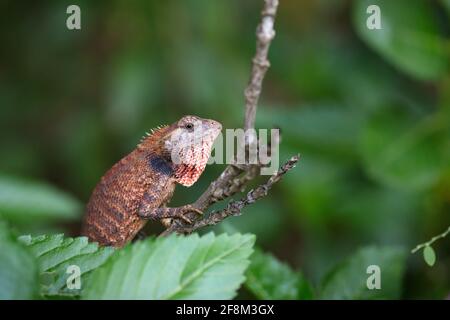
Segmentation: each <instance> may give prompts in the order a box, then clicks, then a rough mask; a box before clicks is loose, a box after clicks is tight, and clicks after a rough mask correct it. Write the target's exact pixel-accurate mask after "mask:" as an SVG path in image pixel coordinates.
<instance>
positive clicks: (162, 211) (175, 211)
mask: <svg viewBox="0 0 450 320" xmlns="http://www.w3.org/2000/svg"><path fill="white" fill-rule="evenodd" d="M190 212H195V213H197V214H200V215H202V214H203V212H202V211H201V210H199V209H197V208H195V207H194V206H192V205H191V204H188V205H185V206H181V207H161V208H153V207H152V204H151V203H146V202H143V203H141V205H140V207H139V210H138V215H139V217H141V218H143V219H152V220H161V219H167V218H175V219H181V220H183V221H185V222H187V223H189V224H191V223H192V221H191V220H190V219H189V218H188V217H186V214H188V213H190Z"/></svg>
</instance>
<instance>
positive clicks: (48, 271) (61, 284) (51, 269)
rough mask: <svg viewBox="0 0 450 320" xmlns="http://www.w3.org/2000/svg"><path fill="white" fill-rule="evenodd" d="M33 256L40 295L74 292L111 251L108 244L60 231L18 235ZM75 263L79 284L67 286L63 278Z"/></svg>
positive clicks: (67, 294) (74, 294)
mask: <svg viewBox="0 0 450 320" xmlns="http://www.w3.org/2000/svg"><path fill="white" fill-rule="evenodd" d="M19 239H20V241H21V242H22V243H24V244H25V245H27V246H28V247H29V249H30V250H31V252H32V253H33V254H34V256H35V257H36V258H37V261H38V265H39V272H40V275H41V294H42V295H65V296H76V295H79V294H80V291H81V290H82V289H83V288H84V284H85V282H86V279H87V277H88V276H89V273H90V272H91V271H92V270H94V269H95V268H97V267H99V266H101V265H102V264H103V263H104V262H105V261H106V260H107V259H108V258H109V256H110V255H111V254H112V253H113V252H114V249H113V248H111V247H101V248H99V247H98V244H97V243H93V242H91V243H89V242H88V239H87V238H86V237H79V238H64V236H63V235H62V234H57V235H49V236H47V235H44V236H38V237H31V236H22V237H20V238H19ZM72 265H75V266H78V267H79V268H80V275H81V288H80V290H78V289H69V288H67V286H66V281H67V279H68V277H69V276H70V274H69V273H67V270H68V269H67V268H68V267H69V266H72Z"/></svg>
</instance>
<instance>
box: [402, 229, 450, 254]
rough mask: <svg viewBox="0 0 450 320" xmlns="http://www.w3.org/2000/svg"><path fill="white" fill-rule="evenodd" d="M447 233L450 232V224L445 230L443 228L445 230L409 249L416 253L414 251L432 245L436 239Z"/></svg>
mask: <svg viewBox="0 0 450 320" xmlns="http://www.w3.org/2000/svg"><path fill="white" fill-rule="evenodd" d="M449 233H450V226H449V227H448V228H447V230H445V231H444V232H442V233H441V234H438V235H437V236H434V237H433V238H431V239H430V240H429V241H427V242H424V243H422V244H419V245H417V246H416V247H415V248H414V249H412V250H411V253H416V252H417V251H419V250H420V249H422V248H425V247H428V246H430V245H432V244H433V243H434V242H435V241H436V240H439V239H442V238H445V237H446V236H447V235H448V234H449Z"/></svg>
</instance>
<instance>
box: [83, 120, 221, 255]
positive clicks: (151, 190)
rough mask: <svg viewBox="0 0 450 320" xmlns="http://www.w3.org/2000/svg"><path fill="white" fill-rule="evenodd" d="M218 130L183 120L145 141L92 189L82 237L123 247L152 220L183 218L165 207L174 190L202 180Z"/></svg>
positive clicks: (213, 123)
mask: <svg viewBox="0 0 450 320" xmlns="http://www.w3.org/2000/svg"><path fill="white" fill-rule="evenodd" d="M220 130H221V125H220V123H218V122H216V121H214V120H209V119H202V118H199V117H196V116H185V117H183V118H182V119H180V120H179V121H177V122H176V123H174V124H172V125H170V126H164V127H161V128H158V129H157V130H155V131H154V132H152V134H150V135H148V136H147V137H145V138H144V139H143V140H142V141H141V143H140V144H139V145H138V146H137V148H136V149H134V150H133V151H132V152H131V153H130V154H128V155H127V156H125V157H124V158H123V159H121V160H120V161H119V162H118V163H116V164H115V165H114V166H113V167H112V168H111V169H109V170H108V171H107V172H106V174H105V175H104V176H103V177H102V178H101V180H100V182H99V183H98V184H97V185H96V187H95V188H94V191H93V192H92V195H91V197H90V199H89V202H88V204H87V206H86V212H85V217H84V221H83V228H82V234H84V235H86V236H87V237H89V239H90V240H92V241H96V242H98V243H99V244H100V245H111V246H114V247H122V246H123V245H125V244H126V243H128V242H129V241H131V240H132V239H133V238H134V237H135V236H136V234H137V233H138V232H139V230H141V229H142V228H143V227H144V225H145V224H146V222H147V221H148V219H152V220H164V219H166V218H169V217H172V216H171V215H173V216H175V215H176V214H179V212H178V211H176V209H179V208H165V206H166V205H167V203H168V202H169V201H170V199H171V198H172V195H173V193H174V191H175V186H176V184H181V185H184V186H191V185H192V184H194V183H195V182H196V181H197V179H198V178H199V177H200V175H201V174H202V172H203V170H204V169H205V166H206V163H207V161H208V158H209V156H210V153H211V149H212V144H213V142H214V140H215V138H216V137H217V135H218V134H219V133H220ZM177 217H178V216H177ZM166 220H167V219H166Z"/></svg>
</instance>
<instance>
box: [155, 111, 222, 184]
mask: <svg viewBox="0 0 450 320" xmlns="http://www.w3.org/2000/svg"><path fill="white" fill-rule="evenodd" d="M221 130H222V125H221V124H220V123H219V122H217V121H214V120H210V119H202V118H199V117H196V116H185V117H183V118H181V119H180V120H178V121H177V122H175V123H174V124H172V125H170V126H169V127H168V129H167V131H166V134H165V135H164V137H163V139H162V141H163V145H161V147H162V148H163V150H164V154H166V155H168V158H169V159H170V162H171V163H172V166H173V170H174V175H175V179H176V181H177V182H178V183H179V184H181V185H183V186H187V187H189V186H191V185H193V184H194V183H195V182H196V181H197V180H198V178H199V177H200V175H201V174H202V172H203V170H205V167H206V163H207V162H208V158H209V156H210V154H211V149H212V146H213V143H214V140H215V139H216V138H217V136H218V135H219V133H220V131H221Z"/></svg>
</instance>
